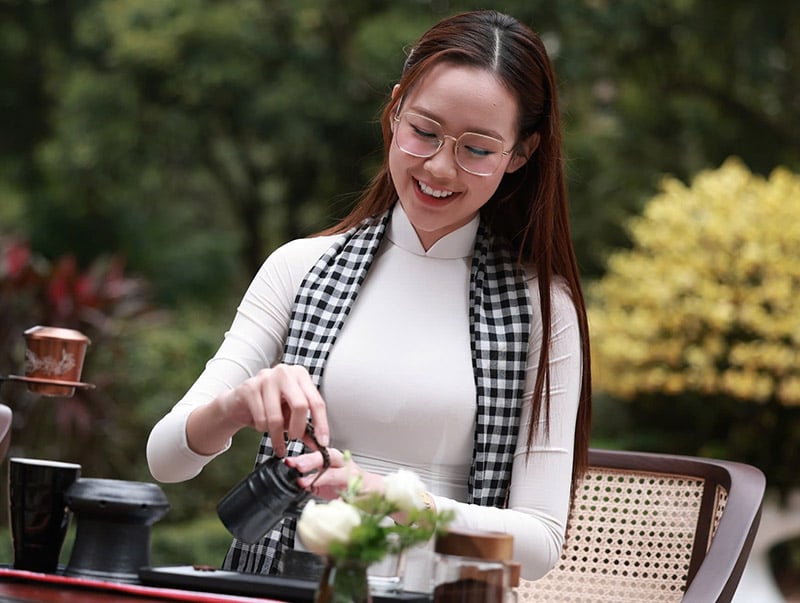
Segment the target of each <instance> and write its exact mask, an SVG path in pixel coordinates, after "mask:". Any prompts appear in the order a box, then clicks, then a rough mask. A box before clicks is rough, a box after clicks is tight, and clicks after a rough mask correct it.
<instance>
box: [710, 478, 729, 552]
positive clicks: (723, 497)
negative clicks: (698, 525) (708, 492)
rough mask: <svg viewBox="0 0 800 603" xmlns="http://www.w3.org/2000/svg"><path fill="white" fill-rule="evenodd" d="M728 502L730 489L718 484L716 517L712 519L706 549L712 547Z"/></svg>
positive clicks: (715, 507)
mask: <svg viewBox="0 0 800 603" xmlns="http://www.w3.org/2000/svg"><path fill="white" fill-rule="evenodd" d="M727 502H728V491H727V490H726V489H725V488H723V487H722V486H717V491H716V499H715V502H714V517H713V518H712V520H711V534H710V535H709V538H708V544H707V545H706V551H708V549H709V547H711V541H712V540H713V539H714V534H716V533H717V528H718V527H719V520H720V519H722V514H723V513H724V512H725V505H726V504H727Z"/></svg>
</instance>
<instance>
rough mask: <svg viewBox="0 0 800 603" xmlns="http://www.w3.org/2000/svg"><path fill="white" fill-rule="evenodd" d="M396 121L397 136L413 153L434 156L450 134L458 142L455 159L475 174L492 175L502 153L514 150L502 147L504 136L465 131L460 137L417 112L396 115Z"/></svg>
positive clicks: (402, 146)
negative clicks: (448, 132)
mask: <svg viewBox="0 0 800 603" xmlns="http://www.w3.org/2000/svg"><path fill="white" fill-rule="evenodd" d="M394 122H395V124H396V125H395V129H394V140H395V143H396V144H397V148H399V149H400V150H401V151H403V152H404V153H407V154H408V155H411V156H413V157H421V158H428V157H433V156H434V155H436V153H438V152H439V151H440V150H441V149H442V147H443V146H444V139H445V138H449V139H451V140H452V141H454V142H455V145H454V146H453V152H454V153H455V157H456V163H457V164H458V165H459V167H460V168H461V169H462V170H464V171H465V172H469V173H470V174H474V175H475V176H491V175H492V174H494V173H495V172H496V171H497V168H499V167H500V164H501V163H502V162H503V157H505V156H506V155H508V154H509V153H511V149H509V150H508V151H504V150H503V144H504V143H503V141H502V140H499V139H497V138H492V137H491V136H486V135H485V134H477V133H475V132H464V133H463V134H462V135H461V136H459V137H458V138H456V137H454V136H450V135H449V134H445V133H444V129H443V128H442V124H440V123H439V122H438V121H435V120H433V119H430V118H429V117H425V116H424V115H419V114H418V113H412V112H410V111H406V112H405V113H403V114H402V115H395V116H394Z"/></svg>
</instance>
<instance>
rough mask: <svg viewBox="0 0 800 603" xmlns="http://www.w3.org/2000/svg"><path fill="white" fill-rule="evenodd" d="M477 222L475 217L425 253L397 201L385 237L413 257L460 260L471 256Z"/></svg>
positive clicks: (478, 219) (476, 231) (477, 219)
mask: <svg viewBox="0 0 800 603" xmlns="http://www.w3.org/2000/svg"><path fill="white" fill-rule="evenodd" d="M479 222H480V217H479V216H475V217H474V218H473V219H472V220H470V221H469V222H467V223H466V224H464V226H462V227H461V228H459V229H457V230H454V231H453V232H451V233H449V234H447V235H445V236H443V237H442V238H441V239H439V240H438V241H436V243H434V244H433V245H432V246H431V248H430V249H428V251H425V248H424V247H423V246H422V243H420V240H419V237H418V236H417V231H416V230H414V226H413V225H412V224H411V221H410V220H409V219H408V215H407V214H406V212H405V210H404V209H403V206H402V204H401V203H400V202H399V201H398V202H397V203H395V205H394V209H393V210H392V219H391V220H390V221H389V225H388V226H387V229H386V236H387V237H388V238H389V240H390V241H391V242H392V243H394V244H395V245H397V246H398V247H400V248H401V249H404V250H406V251H408V252H409V253H413V254H415V255H422V256H426V257H432V258H439V259H443V260H448V259H460V258H466V257H471V256H472V252H473V249H474V247H475V236H476V234H477V233H478V223H479Z"/></svg>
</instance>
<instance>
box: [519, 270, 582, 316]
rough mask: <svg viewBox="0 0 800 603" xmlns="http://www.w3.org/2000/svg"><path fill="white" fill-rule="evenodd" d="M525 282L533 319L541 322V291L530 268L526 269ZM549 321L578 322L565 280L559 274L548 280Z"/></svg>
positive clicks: (536, 278)
mask: <svg viewBox="0 0 800 603" xmlns="http://www.w3.org/2000/svg"><path fill="white" fill-rule="evenodd" d="M525 282H526V284H527V285H528V295H529V296H530V300H531V307H532V309H533V316H534V321H535V322H537V323H541V319H542V312H541V308H542V304H541V299H542V298H541V292H540V291H539V277H538V276H537V275H536V273H535V272H532V271H531V270H527V271H526V276H525ZM550 313H551V316H550V321H551V323H564V322H567V323H575V324H577V322H578V311H577V308H576V307H575V303H574V302H573V300H572V294H571V293H570V290H569V286H568V285H567V282H566V281H565V280H564V278H563V277H561V276H558V275H556V276H554V277H553V280H552V281H550Z"/></svg>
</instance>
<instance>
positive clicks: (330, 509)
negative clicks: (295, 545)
mask: <svg viewBox="0 0 800 603" xmlns="http://www.w3.org/2000/svg"><path fill="white" fill-rule="evenodd" d="M360 523H361V513H359V511H358V509H356V508H355V507H354V506H352V505H349V504H347V503H346V502H344V501H343V500H341V499H335V500H332V501H330V502H329V503H327V504H324V505H322V504H317V503H315V502H314V501H313V500H310V501H308V504H307V505H306V506H305V508H304V509H303V513H302V514H301V515H300V519H299V521H298V522H297V533H298V534H299V535H300V539H301V540H302V541H303V544H304V545H305V546H306V548H307V549H308V550H309V551H311V552H312V553H316V554H317V555H327V554H328V549H329V547H330V544H331V543H332V542H347V541H348V539H349V538H350V532H351V531H352V530H353V528H354V527H356V526H357V525H359V524H360Z"/></svg>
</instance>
